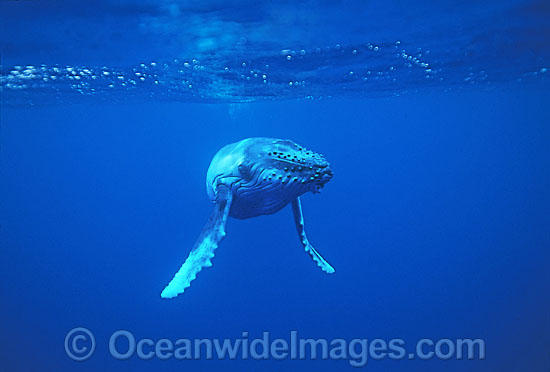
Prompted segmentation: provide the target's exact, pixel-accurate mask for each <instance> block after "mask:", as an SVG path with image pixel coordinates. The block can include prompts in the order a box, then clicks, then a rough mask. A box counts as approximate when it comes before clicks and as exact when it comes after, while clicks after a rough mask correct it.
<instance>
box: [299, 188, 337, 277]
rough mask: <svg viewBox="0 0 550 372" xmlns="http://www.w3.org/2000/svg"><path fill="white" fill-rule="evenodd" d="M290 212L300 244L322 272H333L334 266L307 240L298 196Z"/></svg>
mask: <svg viewBox="0 0 550 372" xmlns="http://www.w3.org/2000/svg"><path fill="white" fill-rule="evenodd" d="M292 212H293V213H294V222H295V223H296V230H298V235H299V236H300V241H301V242H302V245H303V246H304V248H305V250H306V252H307V253H309V255H310V256H311V258H312V259H313V261H315V262H316V263H317V265H318V266H319V267H320V268H321V270H323V271H324V272H326V273H328V274H332V273H333V272H334V268H333V267H332V266H330V264H329V263H328V262H327V261H325V259H324V258H323V257H322V256H321V255H320V254H319V253H318V252H317V251H316V250H315V248H313V246H312V245H311V243H310V242H309V240H308V239H307V236H306V230H305V229H304V216H303V214H302V203H301V202H300V198H299V197H298V198H296V199H294V200H293V201H292Z"/></svg>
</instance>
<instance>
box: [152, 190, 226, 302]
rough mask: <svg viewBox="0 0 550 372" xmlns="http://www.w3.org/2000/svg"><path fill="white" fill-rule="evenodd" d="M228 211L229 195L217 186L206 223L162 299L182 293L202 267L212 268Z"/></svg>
mask: <svg viewBox="0 0 550 372" xmlns="http://www.w3.org/2000/svg"><path fill="white" fill-rule="evenodd" d="M230 209H231V193H230V191H229V189H228V188H227V187H225V186H223V185H222V186H219V187H218V189H217V199H216V204H215V206H214V210H213V211H212V214H211V215H210V218H209V219H208V222H207V223H206V225H205V226H204V227H203V229H202V231H201V234H200V236H199V238H198V239H197V241H196V243H195V245H194V246H193V249H192V250H191V253H189V257H187V259H186V260H185V262H184V263H183V265H182V266H181V268H180V269H179V271H178V272H177V273H176V275H175V276H174V278H173V279H172V280H171V281H170V283H169V284H168V285H167V286H166V288H164V290H163V291H162V293H161V294H160V296H161V297H162V298H173V297H176V296H177V295H179V294H180V293H183V292H184V291H185V289H186V288H187V287H189V286H190V285H191V281H193V280H194V279H195V278H196V277H197V274H198V273H199V271H201V270H202V268H203V267H210V266H212V261H211V259H212V258H213V257H214V250H215V249H216V248H218V244H219V243H220V241H221V240H222V239H223V238H224V236H225V224H226V222H227V217H228V216H229V211H230Z"/></svg>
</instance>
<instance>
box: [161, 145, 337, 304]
mask: <svg viewBox="0 0 550 372" xmlns="http://www.w3.org/2000/svg"><path fill="white" fill-rule="evenodd" d="M332 176H333V173H332V170H331V169H330V166H329V163H328V162H327V161H326V160H325V158H324V157H323V156H322V155H321V154H318V153H316V152H313V151H310V150H308V149H306V148H305V147H303V146H300V145H298V144H297V143H295V142H293V141H291V140H282V139H275V138H263V137H258V138H247V139H244V140H242V141H239V142H236V143H232V144H229V145H226V146H224V147H223V148H221V149H220V150H219V151H218V152H217V153H216V155H215V156H214V158H213V159H212V162H211V163H210V167H209V168H208V172H207V175H206V190H207V193H208V196H209V198H210V200H211V201H212V202H213V203H214V209H213V211H212V213H211V215H210V218H209V219H208V221H207V223H206V224H205V226H204V227H203V229H202V231H201V233H200V235H199V238H198V239H197V241H196V243H195V245H194V246H193V248H192V249H191V252H190V253H189V256H188V257H187V259H186V260H185V262H184V263H183V265H182V266H181V268H180V269H179V271H178V272H177V273H176V275H175V276H174V277H173V279H172V280H171V281H170V283H169V284H168V285H167V286H166V287H165V288H164V290H163V291H162V293H161V297H163V298H173V297H176V296H177V295H179V294H181V293H183V292H184V291H185V289H186V288H187V287H189V286H190V285H191V281H192V280H194V279H195V278H196V276H197V274H198V272H199V271H201V270H202V268H204V267H210V266H212V262H211V259H212V258H213V257H214V250H215V249H216V248H217V247H218V245H219V243H220V241H221V240H222V239H223V238H224V236H225V234H226V233H225V225H226V222H227V219H228V217H233V218H236V219H246V218H252V217H256V216H260V215H267V214H273V213H276V212H278V211H279V210H281V209H282V208H283V207H285V206H286V205H287V204H289V203H290V204H291V205H292V211H293V215H294V222H295V224H296V230H297V232H298V236H299V238H300V242H301V244H302V246H303V248H304V249H305V251H306V252H307V253H308V254H309V255H310V256H311V258H312V259H313V261H315V262H316V263H317V265H318V266H319V267H320V268H321V270H323V271H324V272H326V273H329V274H331V273H333V272H334V268H333V267H332V266H331V265H330V264H329V263H328V262H327V261H326V260H325V259H324V258H323V257H322V256H321V255H320V254H319V253H318V252H317V251H316V250H315V248H313V246H312V245H311V243H310V242H309V240H308V238H307V236H306V232H305V228H304V216H303V213H302V204H301V201H300V196H301V195H303V194H304V193H306V192H309V191H311V192H313V193H318V192H320V190H321V189H322V188H323V186H324V185H325V184H326V183H327V182H328V181H329V180H330V179H331V178H332Z"/></svg>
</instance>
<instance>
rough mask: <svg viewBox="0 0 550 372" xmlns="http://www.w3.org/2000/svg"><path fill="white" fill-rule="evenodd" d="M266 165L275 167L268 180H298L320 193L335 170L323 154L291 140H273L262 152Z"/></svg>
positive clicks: (297, 181) (308, 188)
mask: <svg viewBox="0 0 550 372" xmlns="http://www.w3.org/2000/svg"><path fill="white" fill-rule="evenodd" d="M261 156H262V157H263V159H262V160H263V161H264V163H265V164H264V167H268V168H271V169H273V173H271V174H269V175H268V176H267V180H273V179H279V180H280V181H281V182H282V183H285V182H288V183H291V182H296V183H299V184H301V185H304V188H305V189H307V191H312V192H314V193H318V192H320V191H321V189H322V188H323V186H324V185H325V184H326V183H327V182H328V181H330V180H331V178H332V176H333V172H332V170H331V169H330V164H329V163H328V161H327V160H326V159H325V158H324V156H323V155H322V154H319V153H316V152H314V151H311V150H308V149H307V148H305V147H303V146H300V145H298V144H296V143H295V142H293V141H290V140H273V141H271V144H270V146H266V148H264V149H263V151H262V152H261Z"/></svg>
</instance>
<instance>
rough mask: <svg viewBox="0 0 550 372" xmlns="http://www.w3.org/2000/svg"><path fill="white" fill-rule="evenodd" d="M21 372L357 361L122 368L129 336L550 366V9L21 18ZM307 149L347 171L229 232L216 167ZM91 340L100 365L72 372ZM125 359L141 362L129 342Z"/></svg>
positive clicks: (4, 361) (175, 4)
mask: <svg viewBox="0 0 550 372" xmlns="http://www.w3.org/2000/svg"><path fill="white" fill-rule="evenodd" d="M0 24H1V25H2V27H1V28H0V42H1V49H0V52H1V67H0V88H1V94H2V97H1V107H0V108H1V112H0V119H1V126H0V145H1V148H0V156H1V158H0V164H1V168H0V179H1V180H2V182H1V183H0V193H1V195H2V198H1V207H0V211H1V215H0V247H1V248H0V273H1V274H0V275H1V277H0V279H1V280H0V288H1V292H2V301H1V304H2V306H0V319H2V332H1V335H2V337H0V370H2V371H80V370H83V371H97V370H108V371H111V370H120V371H159V370H162V371H181V370H191V371H217V370H223V371H344V370H354V369H357V368H354V367H353V366H352V365H351V364H350V362H349V359H351V358H348V360H331V359H328V360H322V359H320V358H316V359H313V358H306V359H305V360H291V359H290V358H285V359H283V360H275V359H274V358H269V359H268V360H253V359H252V358H247V359H246V358H240V357H239V358H237V359H236V360H229V359H227V358H226V359H223V360H219V359H216V358H214V359H213V360H207V359H205V358H202V359H200V360H176V359H175V358H170V359H169V360H160V359H159V358H153V359H151V360H141V359H139V358H138V357H137V356H135V355H134V356H133V357H131V358H130V359H128V360H117V359H116V358H114V357H113V356H112V355H111V354H110V353H109V338H110V337H111V335H112V334H113V333H114V332H115V331H117V330H128V331H130V332H131V333H132V334H133V335H134V336H135V337H136V339H137V340H139V339H143V338H150V339H153V340H159V339H170V340H177V339H179V338H188V339H203V338H212V339H226V338H227V339H233V340H235V339H239V338H242V334H243V332H248V333H249V336H248V338H249V339H251V340H252V339H254V338H261V337H262V334H263V332H264V331H268V332H269V333H270V337H271V339H275V338H283V339H288V338H289V335H290V332H291V331H297V332H298V335H299V336H300V337H303V338H314V339H319V338H324V339H328V340H332V339H346V340H351V339H356V338H360V339H369V340H372V339H377V338H379V339H384V340H390V339H394V338H398V339H403V340H404V341H405V342H406V345H407V346H406V348H407V351H414V345H415V343H416V342H417V341H418V340H419V339H424V338H429V339H433V340H438V339H451V340H455V339H462V338H471V339H482V340H484V342H485V347H486V355H485V358H484V359H483V360H479V359H475V360H467V359H463V360H457V359H456V358H450V359H449V360H438V359H437V358H432V359H430V360H419V359H418V358H415V359H412V360H410V359H408V358H405V359H402V360H392V359H391V358H385V359H383V360H374V359H372V358H370V359H369V361H368V363H367V364H366V366H363V367H362V368H361V369H369V370H373V371H442V370H444V371H522V372H525V371H530V372H538V371H540V372H543V371H544V372H547V371H549V370H550V269H549V267H548V266H549V262H550V254H549V248H550V227H549V226H550V193H549V190H550V125H549V124H550V89H549V88H550V80H549V77H550V5H549V3H548V2H547V1H529V0H510V1H506V2H501V1H493V0H487V1H483V2H479V1H451V0H445V1H438V2H432V1H417V2H414V3H413V2H406V1H397V0H395V1H384V2H376V1H306V2H290V1H288V2H258V1H237V2H222V1H210V0H209V1H205V2H190V1H147V0H145V1H138V0H127V1H114V0H112V1H111V0H101V1H94V2H63V1H47V2H46V1H38V0H37V1H33V0H30V1H2V2H0ZM255 136H264V137H275V138H288V139H292V140H294V141H296V142H297V143H299V144H300V145H303V146H306V147H308V148H310V149H312V150H314V151H316V152H320V153H323V154H324V155H325V157H326V158H327V160H328V161H329V162H330V164H331V168H332V170H333V171H334V178H333V179H332V180H331V181H330V182H329V183H328V184H327V185H326V186H325V187H324V189H323V191H322V192H321V193H320V194H315V195H313V194H306V195H304V197H303V198H302V204H303V208H304V217H305V221H306V229H307V232H308V236H309V238H310V240H311V242H312V243H313V245H314V246H315V247H316V248H317V249H318V250H319V251H320V252H321V253H322V254H323V256H324V257H325V258H326V259H327V260H328V261H329V262H330V263H331V264H332V265H333V266H334V267H335V269H336V272H335V273H334V274H333V275H327V274H325V273H323V272H321V270H319V268H317V267H316V265H315V264H314V263H312V262H311V260H310V258H309V257H307V254H305V253H304V252H303V248H302V247H301V245H300V242H299V240H298V238H297V235H296V231H295V226H294V222H293V220H292V212H291V210H290V207H286V208H285V209H283V210H282V211H280V212H279V213H277V214H274V215H270V216H262V217H258V218H254V219H249V220H236V219H231V218H230V219H229V222H228V224H227V236H226V238H225V239H224V240H223V242H222V243H221V244H220V247H219V248H218V250H217V251H216V257H215V258H214V260H213V267H212V268H210V269H205V270H203V272H201V273H200V274H199V276H198V279H197V280H196V281H194V282H193V283H192V286H191V287H190V288H189V289H187V290H186V292H185V294H183V295H180V296H179V297H177V298H175V299H172V300H166V299H161V298H160V292H161V291H162V289H163V288H164V286H165V285H166V284H167V283H168V281H169V280H170V279H171V278H172V276H173V274H174V273H175V272H176V271H177V269H178V268H179V267H180V265H181V264H182V263H183V261H184V259H185V258H186V257H187V254H188V253H189V250H190V249H191V247H192V246H193V243H194V242H195V239H196V238H197V237H198V235H199V233H200V230H201V228H202V226H203V225H204V223H205V222H206V220H207V219H208V216H209V215H210V212H211V209H212V204H211V203H210V201H209V199H208V197H207V195H206V190H205V177H206V170H207V168H208V165H209V163H210V161H211V159H212V157H213V156H214V154H215V153H216V151H217V150H218V149H219V148H221V147H222V146H224V145H226V144H228V143H232V142H236V141H238V140H241V139H243V138H247V137H255ZM75 327H85V328H87V329H89V330H90V331H92V332H93V334H94V336H95V340H96V349H95V352H94V354H93V355H92V356H91V357H90V358H89V359H88V360H85V361H82V362H78V361H74V360H72V359H71V358H70V357H69V356H68V355H67V352H66V350H65V348H64V342H65V337H66V335H67V333H68V332H69V331H70V330H71V329H73V328H75ZM121 349H123V347H121Z"/></svg>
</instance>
